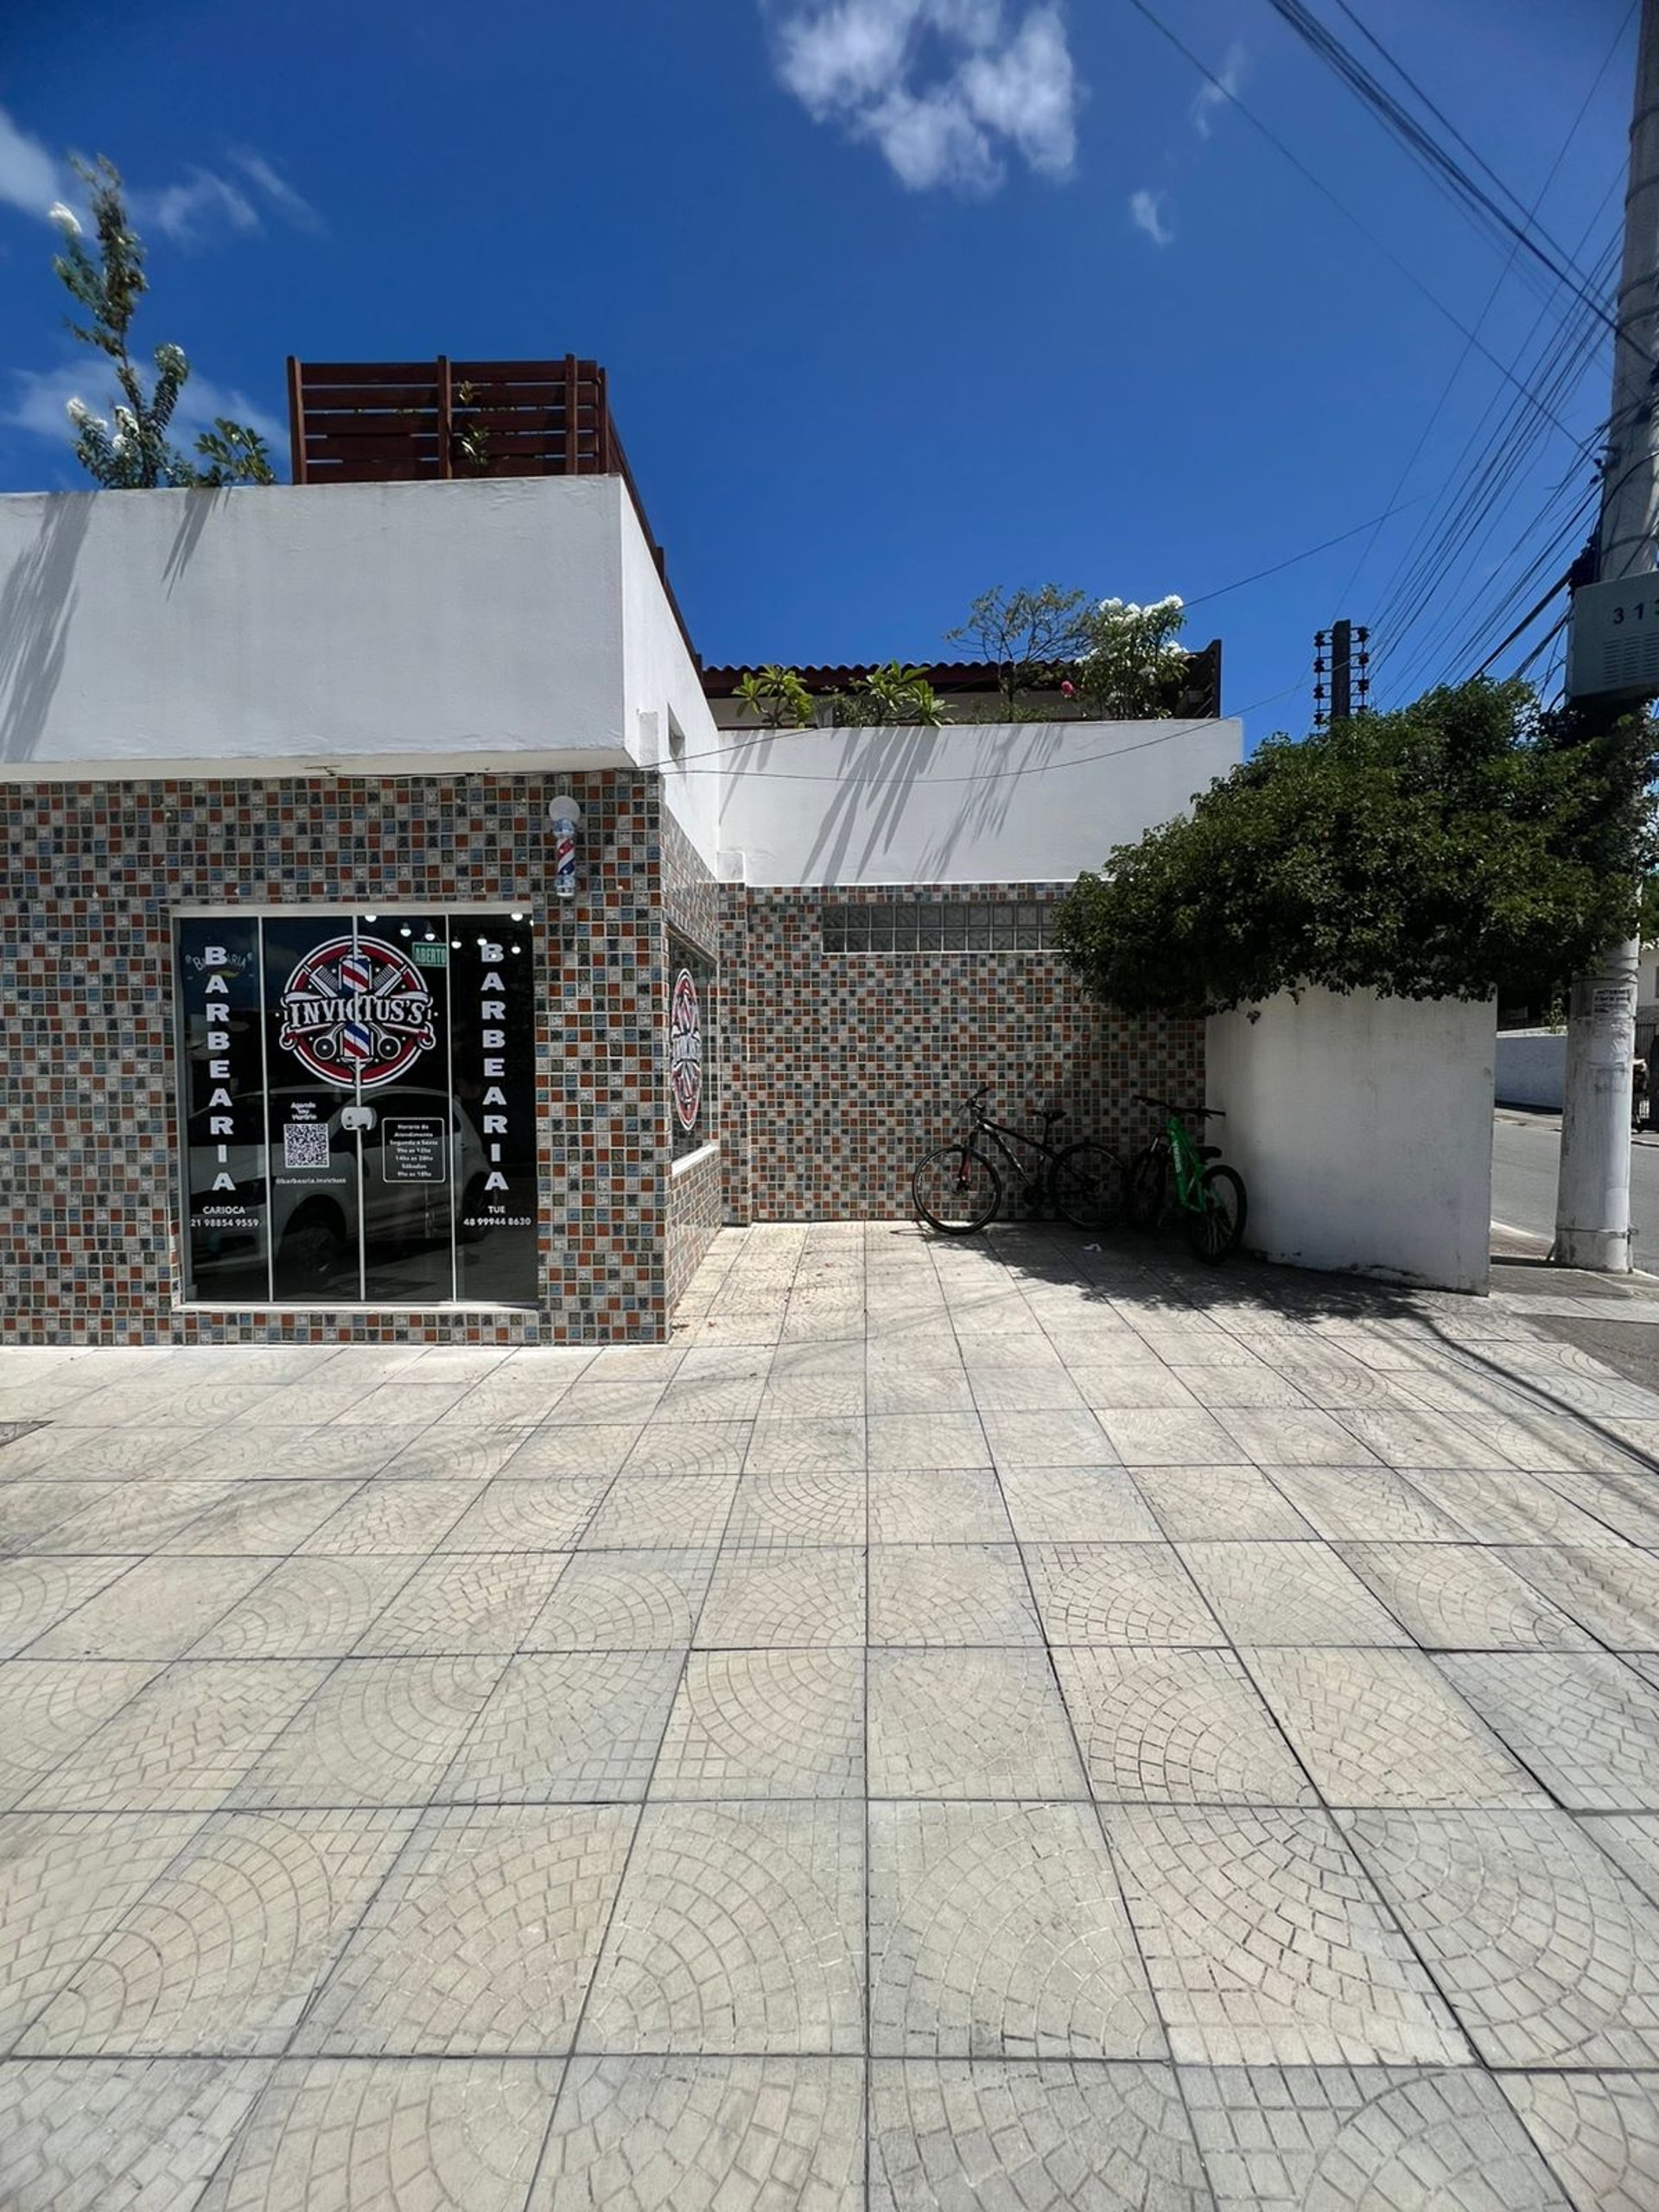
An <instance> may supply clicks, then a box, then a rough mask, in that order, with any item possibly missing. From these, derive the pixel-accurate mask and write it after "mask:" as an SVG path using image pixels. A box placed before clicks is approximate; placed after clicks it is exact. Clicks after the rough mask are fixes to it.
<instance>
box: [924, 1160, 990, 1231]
mask: <svg viewBox="0 0 1659 2212" xmlns="http://www.w3.org/2000/svg"><path fill="white" fill-rule="evenodd" d="M910 1194H911V1196H912V1198H914V1199H915V1201H916V1211H917V1212H918V1214H920V1216H921V1217H922V1219H923V1220H924V1221H925V1222H926V1223H927V1224H928V1225H929V1226H930V1227H931V1228H933V1229H937V1230H939V1232H940V1233H941V1235H943V1236H971V1235H972V1234H973V1232H974V1230H976V1229H983V1228H984V1226H985V1224H986V1223H987V1222H988V1221H989V1220H990V1218H991V1217H992V1216H993V1215H994V1214H995V1211H996V1210H997V1208H998V1206H1000V1205H1001V1203H1002V1179H1001V1176H1000V1175H999V1174H998V1173H997V1172H996V1170H995V1167H993V1166H992V1165H991V1163H990V1161H989V1160H987V1159H986V1157H985V1155H984V1154H983V1153H982V1152H976V1151H975V1150H974V1147H972V1145H970V1144H963V1143H962V1142H961V1141H957V1143H955V1144H942V1145H938V1146H936V1147H934V1149H933V1150H932V1151H931V1152H930V1153H929V1154H927V1156H926V1158H925V1159H924V1160H918V1161H917V1163H916V1166H915V1167H914V1168H913V1169H912V1173H911V1178H910Z"/></svg>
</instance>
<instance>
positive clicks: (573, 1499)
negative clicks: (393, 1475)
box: [375, 1475, 613, 1552]
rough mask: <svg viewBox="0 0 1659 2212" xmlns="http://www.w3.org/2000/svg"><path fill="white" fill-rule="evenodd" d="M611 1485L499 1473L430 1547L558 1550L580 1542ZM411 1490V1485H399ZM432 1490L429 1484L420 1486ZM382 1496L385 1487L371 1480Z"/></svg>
mask: <svg viewBox="0 0 1659 2212" xmlns="http://www.w3.org/2000/svg"><path fill="white" fill-rule="evenodd" d="M612 1486H613V1478H611V1477H609V1476H607V1475H547V1476H543V1477H540V1478H537V1477H535V1476H525V1477H524V1478H520V1479H518V1480H514V1479H513V1478H511V1477H509V1476H505V1475H499V1476H498V1477H497V1478H496V1479H495V1480H494V1481H493V1483H491V1484H489V1485H488V1487H487V1488H486V1490H485V1491H484V1493H483V1495H482V1497H480V1496H479V1494H478V1491H476V1489H474V1490H472V1491H471V1492H470V1499H471V1502H470V1503H468V1504H467V1509H466V1510H465V1511H464V1512H463V1513H462V1514H461V1516H459V1518H457V1519H454V1520H452V1521H451V1522H449V1523H448V1527H447V1529H446V1532H445V1533H444V1535H443V1536H442V1541H441V1542H440V1541H437V1540H436V1539H434V1543H435V1548H437V1549H438V1550H440V1551H446V1552H562V1551H569V1550H571V1549H573V1548H575V1545H576V1544H577V1543H578V1542H579V1541H581V1539H582V1534H583V1531H584V1530H585V1529H588V1528H589V1527H590V1526H591V1525H592V1522H593V1518H594V1514H595V1513H596V1512H597V1511H598V1510H599V1508H600V1505H601V1502H602V1501H603V1499H604V1498H605V1497H606V1495H607V1492H608V1491H610V1489H611V1488H612ZM403 1487H405V1488H412V1487H413V1485H412V1484H405V1485H403ZM436 1487H437V1485H436V1484H423V1488H430V1489H435V1488H436ZM375 1489H376V1493H377V1494H378V1495H380V1496H383V1497H384V1496H385V1490H386V1485H385V1484H376V1485H375Z"/></svg>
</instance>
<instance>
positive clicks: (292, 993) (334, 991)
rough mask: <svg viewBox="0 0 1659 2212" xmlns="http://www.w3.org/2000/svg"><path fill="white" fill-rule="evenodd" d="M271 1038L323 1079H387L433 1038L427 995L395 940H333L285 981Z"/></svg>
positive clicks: (416, 971)
mask: <svg viewBox="0 0 1659 2212" xmlns="http://www.w3.org/2000/svg"><path fill="white" fill-rule="evenodd" d="M277 1041H278V1042H279V1043H280V1045H281V1046H282V1047H283V1051H284V1052H292V1053H293V1055H294V1057H295V1058H296V1060H299V1061H300V1062H301V1063H302V1065H304V1066H306V1067H308V1068H309V1069H310V1071H311V1072H312V1074H313V1075H315V1076H318V1077H321V1080H322V1081H323V1082H324V1083H337V1084H354V1083H356V1082H357V1081H358V1080H359V1077H360V1078H361V1081H362V1084H363V1087H364V1088H365V1090H367V1089H368V1088H369V1087H370V1086H371V1085H372V1084H379V1083H391V1081H392V1080H393V1078H394V1077H397V1076H400V1075H403V1074H404V1073H405V1072H406V1071H407V1070H408V1069H410V1067H412V1066H413V1065H414V1064H415V1062H416V1060H417V1059H419V1058H420V1056H421V1054H422V1053H423V1052H431V1051H432V1050H433V1049H434V1047H435V1045H436V1043H437V1032H436V1030H435V1028H434V1027H433V1011H432V994H431V992H430V991H429V989H428V988H427V984H426V979H425V977H424V976H423V975H422V974H421V971H420V969H418V968H416V965H415V963H413V961H411V960H410V957H409V956H408V954H407V953H404V952H400V951H399V950H397V946H396V945H395V944H382V942H381V940H380V939H379V938H377V937H359V938H349V937H340V938H331V939H330V940H329V942H328V943H327V944H321V945H319V946H318V947H317V949H316V950H315V952H308V953H307V954H306V956H305V957H304V959H303V960H302V961H301V962H300V963H299V965H298V967H296V969H295V970H294V972H293V974H292V975H291V976H289V979H288V981H287V982H286V983H285V984H284V985H283V1027H282V1034H281V1036H280V1038H279V1039H278V1040H277Z"/></svg>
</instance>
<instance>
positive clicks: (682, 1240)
mask: <svg viewBox="0 0 1659 2212" xmlns="http://www.w3.org/2000/svg"><path fill="white" fill-rule="evenodd" d="M661 839H662V843H661V851H662V917H663V923H662V925H663V928H664V931H666V929H667V928H668V927H669V926H670V925H671V926H672V927H673V928H675V929H676V930H677V931H679V932H680V934H681V936H682V937H684V938H689V939H690V942H691V943H692V944H695V945H696V946H697V947H698V948H699V950H702V951H704V952H706V953H708V954H709V957H710V958H711V959H713V960H714V961H715V963H716V965H718V964H719V960H720V906H721V887H720V886H719V884H718V883H716V882H715V877H714V872H713V870H712V869H711V868H709V866H708V864H707V862H706V861H704V860H703V858H702V855H701V854H700V853H699V852H698V851H697V849H696V846H695V845H693V844H692V842H691V841H690V838H689V837H688V836H686V834H685V832H684V831H683V829H681V827H680V825H679V823H677V821H676V820H675V819H674V817H673V816H672V815H671V813H670V812H669V811H668V810H667V808H666V807H664V808H663V809H662V818H661ZM659 968H660V973H661V984H660V986H659V988H660V989H661V990H662V991H663V992H664V993H665V992H666V988H667V983H668V956H667V947H666V945H665V944H664V947H663V950H662V952H661V955H660V957H659ZM725 991H726V975H725V974H724V973H722V974H721V976H720V978H719V982H718V984H717V986H716V992H715V1036H716V1038H717V1039H718V1038H719V1037H721V1035H722V1034H723V1025H724V1020H725ZM659 1037H660V1039H661V1041H660V1044H659V1047H658V1050H659V1052H660V1053H661V1054H662V1055H663V1094H664V1109H663V1110H664V1124H663V1128H664V1135H663V1154H664V1167H663V1174H664V1179H665V1182H666V1185H667V1194H666V1199H665V1203H664V1211H665V1216H666V1219H667V1252H666V1255H665V1260H666V1268H667V1300H668V1311H669V1312H670V1313H672V1312H673V1311H674V1308H675V1307H676V1306H677V1305H678V1304H679V1302H680V1300H681V1299H682V1297H683V1295H684V1294H685V1288H686V1285H687V1284H688V1283H689V1282H690V1280H691V1278H692V1276H693V1275H694V1274H696V1270H697V1267H698V1264H699V1262H701V1260H702V1256H703V1255H704V1253H705V1252H707V1250H708V1249H709V1245H710V1244H711V1243H713V1242H714V1239H715V1232H716V1231H717V1230H719V1228H720V1226H721V1221H722V1219H723V1218H724V1213H723V1205H722V1197H721V1154H720V1153H719V1152H714V1153H711V1154H709V1156H708V1157H707V1158H706V1159H698V1160H696V1162H695V1164H694V1165H691V1166H683V1167H682V1168H681V1169H680V1171H679V1173H677V1174H671V1173H669V1169H668V1166H667V1154H668V1151H669V1141H668V1123H667V1115H668V1113H669V1111H670V1110H671V1109H670V1107H669V1103H668V1090H667V1062H666V1053H667V1024H666V1022H665V1021H664V1022H662V1023H661V1025H660V1027H659ZM714 1072H715V1077H716V1080H715V1086H714V1090H715V1135H720V1134H721V1131H722V1129H723V1125H724V1117H725V1096H726V1092H725V1084H724V1081H723V1080H722V1079H721V1077H722V1076H723V1070H722V1069H721V1068H720V1067H716V1068H715V1071H714Z"/></svg>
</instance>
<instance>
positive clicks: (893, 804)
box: [720, 721, 1243, 885]
mask: <svg viewBox="0 0 1659 2212" xmlns="http://www.w3.org/2000/svg"><path fill="white" fill-rule="evenodd" d="M1242 746H1243V725H1242V724H1241V723H1239V722H1237V721H1198V722H1168V721H1166V722H1014V723H1001V722H973V723H967V724H962V725H957V726H954V727H950V728H944V729H839V730H835V729H830V730H823V729H813V730H790V731H782V732H780V733H779V734H778V735H777V736H775V737H771V738H767V739H765V740H764V741H761V742H760V743H758V744H757V743H750V742H746V741H742V740H739V741H737V744H736V748H735V749H734V750H733V751H732V752H731V753H730V754H729V755H728V764H727V774H726V779H725V796H724V801H723V804H722V807H721V833H720V842H721V847H722V848H723V849H724V852H725V855H726V858H725V860H724V861H722V864H721V874H722V875H730V876H737V877H740V878H741V880H745V881H747V882H749V883H753V884H779V885H830V884H838V883H846V884H855V883H1007V882H1048V881H1054V880H1062V879H1065V878H1067V877H1071V876H1075V875H1076V874H1078V872H1079V871H1080V870H1081V869H1084V868H1098V867H1099V866H1100V864H1101V863H1102V861H1103V860H1104V859H1105V857H1106V855H1107V853H1108V852H1109V849H1110V848H1111V847H1112V846H1113V845H1116V844H1126V843H1128V842H1130V841H1131V840H1132V839H1134V838H1135V837H1138V836H1141V832H1142V831H1143V830H1146V829H1150V828H1152V827H1153V826H1154V824H1155V823H1161V822H1167V821H1170V820H1172V819H1173V817H1175V816H1176V815H1178V814H1184V813H1185V812H1186V810H1187V809H1188V806H1189V804H1190V803H1191V801H1192V796H1193V794H1194V793H1195V792H1197V791H1203V790H1204V789H1205V787H1206V786H1207V785H1209V784H1210V783H1211V781H1212V780H1213V779H1215V778H1216V777H1217V776H1221V775H1224V774H1225V773H1226V772H1227V771H1228V769H1230V768H1231V767H1233V766H1235V765H1236V763H1237V761H1238V760H1239V759H1240V757H1241V748H1242Z"/></svg>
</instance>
